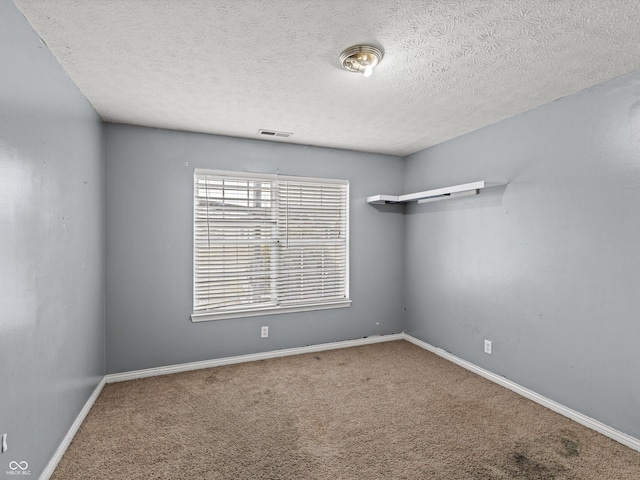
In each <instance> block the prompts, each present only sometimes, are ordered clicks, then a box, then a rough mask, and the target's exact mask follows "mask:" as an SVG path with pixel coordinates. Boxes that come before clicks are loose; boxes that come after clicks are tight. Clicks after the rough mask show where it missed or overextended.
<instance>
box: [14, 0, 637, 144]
mask: <svg viewBox="0 0 640 480" xmlns="http://www.w3.org/2000/svg"><path fill="white" fill-rule="evenodd" d="M15 3H16V4H17V6H18V7H19V8H20V9H21V10H22V12H23V13H24V14H25V16H26V17H27V19H28V20H29V21H30V22H31V24H32V25H33V27H34V28H35V30H36V31H37V32H38V33H39V35H40V36H41V38H42V39H43V40H44V41H45V42H46V43H47V45H48V46H49V48H50V49H51V51H52V52H53V54H54V55H55V56H56V58H57V59H58V61H59V62H60V63H61V64H62V66H63V67H64V69H65V70H66V71H67V73H68V74H69V76H70V77H71V78H72V79H73V81H74V82H75V83H76V84H77V85H78V87H79V88H80V90H81V91H82V92H83V93H84V95H85V96H86V97H87V98H88V100H89V101H90V102H91V103H92V104H93V106H94V107H95V109H96V110H97V111H98V113H99V114H100V116H101V117H102V118H103V119H104V120H106V121H109V122H118V123H128V124H135V125H146V126H152V127H160V128H169V129H177V130H188V131H196V132H207V133H216V134H222V135H231V136H237V137H248V138H258V137H257V132H258V130H259V129H261V128H264V129H273V130H282V131H285V132H293V133H294V135H293V136H292V137H291V138H290V139H287V140H271V141H286V142H289V143H300V144H311V145H320V146H327V147H338V148H347V149H353V150H362V151H371V152H380V153H391V154H396V155H406V154H409V153H412V152H415V151H417V150H420V149H422V148H425V147H428V146H431V145H434V144H437V143H440V142H443V141H445V140H447V139H450V138H453V137H456V136H458V135H461V134H464V133H466V132H469V131H472V130H475V129H477V128H480V127H483V126H485V125H488V124H491V123H495V122H497V121H498V120H501V119H503V118H506V117H509V116H512V115H515V114H517V113H520V112H523V111H526V110H529V109H531V108H534V107H536V106H539V105H542V104H545V103H548V102H551V101H553V100H555V99H557V98H560V97H563V96H566V95H569V94H572V93H575V92H577V91H580V90H582V89H584V88H587V87H589V86H592V85H595V84H598V83H601V82H603V81H605V80H608V79H611V78H613V77H617V76H620V75H622V74H625V73H628V72H631V71H633V70H637V69H639V68H640V51H639V46H640V2H638V1H636V0H517V1H516V0H501V1H497V0H496V1H492V0H439V1H434V0H432V1H428V0H369V1H364V0H271V1H268V2H267V1H259V0H245V1H242V0H223V1H211V0H181V1H178V0H144V1H143V0H140V1H137V0H89V1H87V0H15ZM363 42H369V43H372V44H374V45H377V46H380V47H382V49H383V50H384V52H385V56H384V58H383V60H382V62H381V63H380V65H379V66H378V67H377V68H376V70H375V71H374V73H373V76H372V77H371V78H364V77H363V76H362V75H359V74H354V73H349V72H346V71H344V70H342V69H341V67H340V65H339V62H338V57H339V55H340V53H341V52H342V50H343V49H345V48H346V47H348V46H351V45H353V44H356V43H363Z"/></svg>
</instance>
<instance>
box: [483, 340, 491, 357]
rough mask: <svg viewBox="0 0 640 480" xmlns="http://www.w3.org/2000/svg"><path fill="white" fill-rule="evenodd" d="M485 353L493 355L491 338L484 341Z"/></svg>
mask: <svg viewBox="0 0 640 480" xmlns="http://www.w3.org/2000/svg"><path fill="white" fill-rule="evenodd" d="M484 353H486V354H489V355H491V340H485V341H484Z"/></svg>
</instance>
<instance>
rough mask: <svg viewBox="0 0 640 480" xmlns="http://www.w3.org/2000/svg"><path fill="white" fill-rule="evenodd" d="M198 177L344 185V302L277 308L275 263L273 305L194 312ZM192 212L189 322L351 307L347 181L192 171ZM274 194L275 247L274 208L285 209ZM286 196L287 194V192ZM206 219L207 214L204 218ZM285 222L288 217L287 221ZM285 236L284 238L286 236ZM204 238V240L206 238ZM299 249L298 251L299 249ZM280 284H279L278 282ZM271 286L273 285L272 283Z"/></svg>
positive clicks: (305, 302) (318, 302)
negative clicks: (191, 273)
mask: <svg viewBox="0 0 640 480" xmlns="http://www.w3.org/2000/svg"><path fill="white" fill-rule="evenodd" d="M201 176H213V177H220V178H226V179H251V180H255V181H269V182H273V184H274V185H278V184H287V182H292V183H296V182H297V183H301V182H302V183H311V184H324V185H336V184H338V185H344V186H345V187H346V199H345V204H344V206H343V207H344V214H345V216H346V219H345V252H344V266H343V268H344V270H343V271H344V275H345V277H344V298H335V299H330V300H326V301H313V302H308V301H300V302H291V301H289V302H288V304H287V305H279V304H278V303H277V301H278V296H277V293H276V292H277V291H278V287H279V283H278V277H277V271H276V270H277V262H275V263H274V265H272V266H271V269H270V270H269V271H270V275H271V281H272V283H273V285H272V287H271V288H272V291H271V294H272V295H274V297H275V301H274V302H271V303H269V304H264V303H263V304H260V305H258V306H252V305H250V304H249V305H246V304H245V305H234V306H225V307H217V308H215V309H210V310H197V309H196V305H197V299H196V293H197V290H196V282H197V280H198V278H197V268H198V264H197V261H198V260H197V255H196V253H197V249H196V242H197V233H196V204H197V202H198V190H197V189H198V178H199V177H201ZM193 178H194V194H193V199H194V212H193V227H194V234H193V235H194V238H193V241H194V244H193V313H192V314H191V320H192V321H193V322H203V321H210V320H225V319H230V318H240V317H253V316H261V315H273V314H281V313H293V312H304V311H312V310H326V309H334V308H345V307H349V306H351V300H350V298H349V182H348V181H347V180H340V179H327V178H314V177H296V176H285V175H273V174H263V173H248V172H233V171H226V170H209V169H199V168H197V169H195V170H194V175H193ZM274 191H275V192H276V193H275V194H274V199H273V201H274V202H275V203H276V207H275V210H274V212H275V213H274V215H275V219H274V229H273V232H274V235H275V241H276V243H278V240H282V241H284V239H283V238H280V239H278V233H277V232H278V224H277V219H278V208H286V205H283V206H281V205H279V203H278V201H277V198H276V197H277V191H278V190H277V186H276V187H275V190H274ZM287 194H288V190H287ZM207 215H208V214H207ZM287 218H288V217H287ZM287 236H288V234H287ZM207 238H208V237H207ZM277 247H279V244H278V245H276V248H275V251H279V248H277ZM300 248H302V247H300ZM280 281H282V280H280ZM274 282H275V283H274Z"/></svg>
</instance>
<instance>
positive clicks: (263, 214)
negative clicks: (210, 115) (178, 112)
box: [191, 169, 351, 321]
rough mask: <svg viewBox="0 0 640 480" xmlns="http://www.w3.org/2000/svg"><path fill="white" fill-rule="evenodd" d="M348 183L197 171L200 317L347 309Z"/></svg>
mask: <svg viewBox="0 0 640 480" xmlns="http://www.w3.org/2000/svg"><path fill="white" fill-rule="evenodd" d="M348 207H349V183H348V182H347V181H345V180H330V179H318V178H303V177H285V176H282V175H264V174H247V173H237V172H221V171H212V170H200V169H196V170H195V174H194V255H193V258H194V275H193V278H194V286H193V314H192V316H191V318H192V320H193V321H203V320H215V319H224V318H233V317H245V316H253V315H265V314H270V313H284V312H293V311H304V310H317V309H325V308H339V307H348V306H349V305H351V300H349V269H348V265H349V234H348V230H349V208H348Z"/></svg>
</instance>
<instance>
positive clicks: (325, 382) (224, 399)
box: [52, 341, 640, 480]
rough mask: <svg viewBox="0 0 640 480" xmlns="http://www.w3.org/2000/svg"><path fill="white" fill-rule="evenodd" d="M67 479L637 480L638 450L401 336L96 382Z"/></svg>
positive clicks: (64, 465)
mask: <svg viewBox="0 0 640 480" xmlns="http://www.w3.org/2000/svg"><path fill="white" fill-rule="evenodd" d="M52 478H53V479H54V480H68V479H145V480H147V479H172V480H175V479H233V480H239V479H269V480H275V479H367V480H370V479H411V480H415V479H456V480H459V479H512V478H517V479H535V480H547V479H597V480H603V479H634V480H638V479H640V453H638V452H636V451H633V450H631V449H629V448H627V447H624V446H622V445H620V444H618V443H616V442H614V441H613V440H610V439H608V438H606V437H604V436H602V435H600V434H598V433H595V432H593V431H591V430H589V429H587V428H584V427H582V426H580V425H578V424H577V423H574V422H572V421H570V420H568V419H566V418H564V417H562V416H560V415H558V414H555V413H553V412H551V411H550V410H547V409H545V408H543V407H541V406H539V405H537V404H535V403H533V402H531V401H529V400H526V399H524V398H522V397H520V396H518V395H516V394H515V393H512V392H510V391H508V390H506V389H505V388H502V387H499V386H497V385H495V384H493V383H491V382H489V381H487V380H485V379H483V378H481V377H478V376H476V375H474V374H472V373H470V372H468V371H466V370H464V369H462V368H460V367H458V366H456V365H454V364H452V363H450V362H448V361H446V360H443V359H441V358H440V357H438V356H436V355H433V354H431V353H429V352H426V351H424V350H422V349H420V348H418V347H416V346H414V345H412V344H410V343H408V342H404V341H396V342H389V343H381V344H375V345H368V346H363V347H356V348H348V349H342V350H333V351H328V352H322V353H316V354H308V355H301V356H296V357H286V358H280V359H273V360H266V361H260V362H254V363H245V364H240V365H232V366H226V367H218V368H212V369H207V370H199V371H195V372H188V373H180V374H175V375H169V376H164V377H155V378H148V379H143V380H134V381H130V382H123V383H115V384H110V385H107V386H106V387H105V388H104V390H103V392H102V394H101V395H100V397H99V398H98V400H97V402H96V404H95V406H94V407H93V409H92V410H91V412H90V414H89V416H88V417H87V419H86V421H85V422H84V424H83V425H82V427H81V428H80V430H79V432H78V434H77V435H76V437H75V439H74V441H73V443H72V444H71V446H70V447H69V449H68V451H67V453H66V454H65V456H64V458H63V459H62V461H61V462H60V464H59V466H58V468H57V470H56V472H55V473H54V475H53V477H52Z"/></svg>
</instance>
